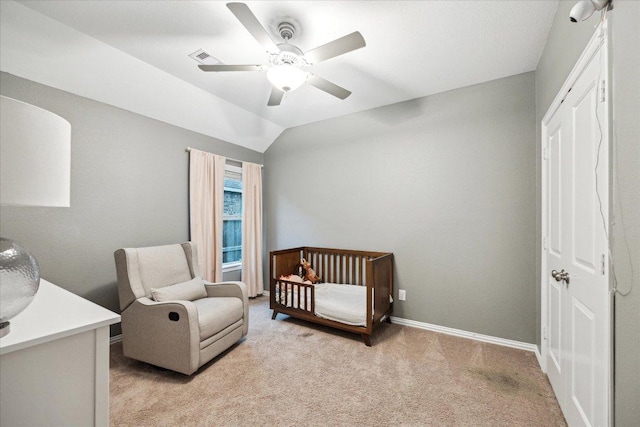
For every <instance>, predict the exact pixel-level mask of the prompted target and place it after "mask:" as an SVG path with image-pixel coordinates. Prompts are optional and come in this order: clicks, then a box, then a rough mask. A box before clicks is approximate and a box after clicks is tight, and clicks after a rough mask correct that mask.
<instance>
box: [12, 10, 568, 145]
mask: <svg viewBox="0 0 640 427" xmlns="http://www.w3.org/2000/svg"><path fill="white" fill-rule="evenodd" d="M2 3H3V5H2V7H3V11H2V12H3V15H4V14H5V12H7V11H8V12H7V14H8V16H6V17H3V18H2V25H3V26H6V27H8V28H7V29H6V30H5V29H4V28H3V34H2V36H3V38H5V40H2V41H1V42H2V45H1V47H2V48H3V49H5V48H7V49H8V50H9V52H8V53H7V54H5V55H3V56H2V57H0V68H1V69H2V70H3V71H7V72H12V73H14V74H18V75H21V74H23V77H25V78H31V79H34V80H36V81H40V82H42V83H45V84H50V85H53V86H56V87H60V88H61V89H64V90H68V91H71V92H76V93H79V94H81V95H83V96H88V97H92V98H96V99H98V100H100V101H102V102H108V103H111V104H114V105H116V106H119V107H121V108H127V109H130V110H132V111H134V112H137V113H140V114H145V115H148V116H150V117H154V118H158V119H160V120H165V118H167V119H166V120H165V121H168V122H170V123H173V124H177V125H179V126H183V127H185V128H190V129H192V130H195V131H198V132H201V133H205V134H209V135H211V136H214V137H218V138H221V139H225V140H228V141H229V142H232V143H237V144H239V145H243V146H245V147H248V148H251V149H254V150H257V151H261V152H262V151H264V150H266V148H267V147H268V146H269V144H271V143H272V142H273V140H274V139H275V138H277V136H278V134H279V133H280V132H281V131H282V130H284V129H286V128H289V127H293V126H298V125H302V124H305V123H311V122H315V121H319V120H323V119H327V118H331V117H337V116H341V115H345V114H349V113H353V112H357V111H363V110H367V109H371V108H375V107H379V106H383V105H389V104H393V103H397V102H401V101H406V100H410V99H415V98H419V97H423V96H427V95H430V94H434V93H439V92H443V91H447V90H451V89H455V88H459V87H463V86H468V85H472V84H476V83H481V82H485V81H489V80H493V79H497V78H501V77H506V76H510V75H515V74H519V73H523V72H527V71H532V70H535V68H536V66H537V63H538V59H539V58H540V55H541V53H542V50H543V47H544V44H545V41H546V38H547V34H548V32H549V29H550V28H551V24H552V21H553V17H554V14H555V11H556V8H557V5H558V3H557V0H553V1H540V0H512V1H485V0H482V1H248V2H246V4H247V5H248V6H249V7H250V9H251V10H252V11H253V13H254V14H255V16H256V17H257V19H258V20H259V21H260V23H262V24H263V26H264V27H265V28H266V29H267V31H268V32H269V33H270V35H271V36H272V38H273V39H274V40H279V35H278V33H277V26H278V24H279V23H280V22H283V21H287V22H292V23H293V24H294V25H295V27H296V33H295V35H294V37H293V39H292V40H291V43H293V44H294V45H296V46H298V47H299V48H300V49H301V50H302V51H308V50H310V49H312V48H314V47H316V46H319V45H322V44H324V43H327V42H329V41H331V40H334V39H336V38H338V37H341V36H344V35H346V34H349V33H351V32H353V31H359V32H360V33H361V34H362V35H363V37H364V39H365V40H366V44H367V45H366V47H364V48H362V49H359V50H356V51H353V52H350V53H347V54H345V55H341V56H338V57H335V58H332V59H329V60H327V61H324V62H321V63H319V64H316V65H313V66H312V67H311V68H310V71H311V72H313V73H314V74H317V75H320V76H322V77H324V78H326V79H328V80H330V81H332V82H334V83H336V84H338V85H340V86H342V87H344V88H346V89H348V90H350V91H352V95H351V96H350V97H348V98H347V99H346V100H339V99H337V98H335V97H333V96H330V95H328V94H327V93H324V92H322V91H320V90H318V89H316V88H314V87H312V86H310V85H304V86H302V87H301V88H300V89H297V90H295V91H293V92H290V93H288V94H286V95H285V98H284V99H283V102H282V104H281V105H280V106H276V107H268V106H267V100H268V98H269V94H270V91H271V86H270V83H269V82H268V80H267V79H266V76H265V73H264V72H229V73H205V72H203V71H201V70H200V69H198V67H197V65H198V64H197V63H196V62H195V61H194V60H193V59H192V58H190V57H189V56H188V55H189V54H191V53H193V52H195V51H197V50H198V49H204V50H205V51H206V52H208V53H209V54H211V55H213V56H215V57H217V58H219V59H220V60H221V61H223V62H224V63H227V64H266V63H268V55H267V54H266V52H265V51H264V49H263V48H262V47H261V46H260V45H259V44H258V42H257V41H256V40H255V39H254V38H253V37H252V36H251V35H250V34H249V32H248V31H247V30H246V29H245V28H244V27H243V26H242V24H241V23H240V22H239V21H238V20H237V19H236V18H235V16H234V15H233V14H232V13H231V12H230V11H229V9H228V8H227V7H226V2H224V1H62V0H57V1H19V2H18V3H17V4H15V5H13V6H7V5H5V4H4V3H6V2H4V1H3V2H2ZM11 3H12V2H11ZM5 9H6V10H5ZM34 12H35V13H37V14H38V16H36V14H35V13H34ZM42 15H44V16H42ZM33 21H38V24H37V25H36V24H34V23H33ZM54 21H57V22H54ZM60 24H62V25H60ZM43 27H50V30H48V32H47V33H44V30H43ZM33 32H42V33H43V34H40V35H39V36H38V37H37V38H34V40H33V42H32V43H31V45H30V44H28V43H27V42H25V41H24V37H25V33H33ZM62 32H65V37H60V38H59V40H55V39H56V37H55V36H54V37H51V36H50V34H52V33H53V34H54V35H57V34H61V33H62ZM67 33H68V34H67ZM47 34H49V36H47ZM6 37H8V38H9V39H8V40H7V39H6ZM52 39H53V41H54V42H56V43H57V44H58V46H55V47H47V46H45V47H42V46H37V45H39V44H45V45H46V44H47V43H53V42H52ZM74 40H78V41H74ZM79 40H82V42H79ZM70 41H73V42H72V43H71V42H70ZM92 43H94V44H95V46H93V45H92ZM98 45H99V46H98ZM36 48H37V49H41V50H42V51H46V52H49V53H50V52H53V51H55V52H58V53H57V54H56V55H55V57H51V56H50V57H48V58H44V59H43V60H42V61H40V60H39V59H38V58H37V57H36V58H30V57H29V55H32V54H33V52H24V55H25V56H26V57H27V58H29V59H28V61H27V60H25V59H24V58H22V57H20V55H19V52H20V51H22V50H25V49H36ZM37 49H36V50H37ZM102 51H104V53H103V54H99V52H102ZM116 62H117V63H116ZM47 64H48V65H47ZM30 67H32V68H34V69H33V70H32V69H30ZM39 67H41V69H39V70H35V68H39ZM47 67H50V68H49V71H48V72H49V75H47ZM92 67H93V68H92ZM111 68H113V71H110V72H109V73H106V72H103V71H101V70H105V69H107V70H108V69H111ZM64 70H66V73H68V74H69V75H68V76H57V74H63V73H64ZM87 73H90V75H87ZM101 74H105V75H101ZM107 74H108V75H107ZM114 74H118V75H121V78H119V79H118V80H119V81H118V82H110V81H109V75H110V76H111V77H113V75H114ZM71 76H72V77H73V78H71ZM89 78H91V79H93V80H94V83H95V85H96V86H102V89H100V88H97V87H96V88H94V87H90V86H89V85H88V84H86V83H84V84H85V85H84V86H82V84H83V82H78V80H86V79H89ZM171 80H175V81H173V82H170V81H171ZM154 84H155V87H156V88H158V90H157V91H156V92H158V93H151V94H149V95H148V97H149V98H150V99H153V103H151V104H154V103H158V102H162V99H157V98H159V97H160V96H161V92H162V91H163V90H165V91H166V92H167V96H169V94H170V93H177V92H181V93H182V95H177V97H176V99H177V100H176V101H175V103H176V105H177V106H181V107H180V108H176V111H172V107H171V106H170V105H166V106H164V107H163V109H161V111H154V107H153V105H151V106H146V105H145V103H144V102H142V101H140V100H139V99H137V98H140V97H145V95H144V93H145V92H144V90H146V91H147V92H149V91H153V88H154ZM74 85H78V87H79V88H78V89H77V90H76V89H74ZM118 85H120V87H118ZM132 85H137V86H138V87H135V88H131V86H132ZM173 85H175V87H173ZM143 86H144V87H143ZM169 86H171V87H172V89H171V90H169V89H168V88H169ZM187 86H188V87H187ZM181 88H182V89H181ZM143 89H144V90H143ZM101 90H105V91H110V92H111V93H108V94H107V93H104V94H103V93H101V92H100V91H101ZM114 90H115V91H116V92H117V97H116V95H115V94H114V93H113V91H114ZM185 94H189V96H188V97H186V95H185ZM133 96H136V97H137V98H136V99H126V98H127V97H133ZM181 96H184V97H185V98H184V99H183V100H181V99H180V97H181ZM164 102H166V103H172V102H173V101H171V100H170V99H166V100H165V101H164ZM185 106H188V107H185ZM155 108H156V109H157V106H156V107H155ZM185 108H190V109H193V113H192V115H191V117H184V118H180V117H177V116H179V115H180V113H179V111H182V114H185V112H184V110H185ZM145 109H147V110H149V111H145ZM208 109H210V110H211V111H207V110H208ZM221 110H225V111H224V112H223V113H221ZM221 114H222V115H223V116H226V120H227V121H228V122H229V123H231V125H232V126H230V125H225V123H224V122H223V121H222V120H220V121H219V125H218V124H215V125H210V124H207V123H206V120H207V117H214V116H219V115H221ZM169 116H172V117H173V116H176V117H173V118H170V119H169V118H168V117H169ZM200 116H201V118H200V119H198V117H200ZM231 116H233V117H231ZM198 120H201V121H202V123H196V122H197V121H198ZM214 121H215V120H214ZM191 122H193V123H191ZM242 123H244V125H243V124H242ZM243 126H246V129H240V128H238V127H243Z"/></svg>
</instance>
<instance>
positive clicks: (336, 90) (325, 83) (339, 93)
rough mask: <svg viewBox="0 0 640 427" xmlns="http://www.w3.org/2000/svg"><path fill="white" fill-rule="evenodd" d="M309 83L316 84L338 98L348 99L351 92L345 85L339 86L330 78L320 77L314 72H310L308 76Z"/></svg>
mask: <svg viewBox="0 0 640 427" xmlns="http://www.w3.org/2000/svg"><path fill="white" fill-rule="evenodd" d="M307 83H309V84H310V85H311V86H315V87H317V88H318V89H320V90H321V91H324V92H327V93H328V94H329V95H333V96H335V97H336V98H340V99H346V98H347V97H348V96H349V95H351V92H350V91H348V90H346V89H345V88H343V87H340V86H338V85H337V84H335V83H331V82H330V81H329V80H326V79H323V78H322V77H318V76H316V75H314V74H309V77H308V78H307Z"/></svg>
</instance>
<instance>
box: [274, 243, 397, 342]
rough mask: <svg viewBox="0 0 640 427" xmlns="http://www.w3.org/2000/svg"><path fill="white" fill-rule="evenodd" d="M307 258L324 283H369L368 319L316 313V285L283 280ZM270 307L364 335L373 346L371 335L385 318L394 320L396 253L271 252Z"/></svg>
mask: <svg viewBox="0 0 640 427" xmlns="http://www.w3.org/2000/svg"><path fill="white" fill-rule="evenodd" d="M301 258H305V259H306V260H307V261H308V262H309V263H311V267H312V268H313V269H314V270H315V272H316V273H317V274H318V275H319V276H320V278H321V279H322V281H323V282H328V283H339V284H344V285H354V286H366V317H365V319H366V321H365V324H364V325H363V326H355V325H350V324H345V323H342V322H339V321H336V320H329V319H327V318H323V317H319V316H318V315H316V307H315V305H316V304H315V303H316V300H315V286H314V285H309V284H304V283H297V282H290V281H287V280H280V279H279V278H280V277H281V276H287V275H289V274H292V273H295V270H296V266H297V265H298V264H299V263H300V259H301ZM269 260H270V278H271V280H270V282H271V283H270V302H271V303H270V308H271V309H272V310H273V316H272V319H275V318H276V316H277V315H278V313H283V314H287V315H289V316H292V317H296V318H298V319H302V320H306V321H309V322H314V323H318V324H321V325H326V326H331V327H333V328H337V329H341V330H344V331H349V332H353V333H357V334H360V335H361V336H362V339H363V341H364V343H365V344H366V345H367V346H371V339H370V336H371V334H372V333H373V331H374V330H375V329H376V328H377V327H378V326H379V325H380V322H381V321H382V320H387V321H388V322H390V321H391V320H390V319H391V318H390V316H391V311H392V308H393V304H392V299H391V296H392V295H393V254H392V253H385V252H368V251H354V250H343V249H326V248H312V247H300V248H293V249H285V250H280V251H273V252H271V253H270V258H269Z"/></svg>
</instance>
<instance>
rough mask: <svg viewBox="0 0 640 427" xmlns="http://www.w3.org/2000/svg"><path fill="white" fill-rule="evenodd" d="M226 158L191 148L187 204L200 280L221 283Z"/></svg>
mask: <svg viewBox="0 0 640 427" xmlns="http://www.w3.org/2000/svg"><path fill="white" fill-rule="evenodd" d="M226 161H227V159H226V157H222V156H217V155H215V154H212V153H207V152H204V151H200V150H194V149H191V152H190V156H189V205H190V209H189V211H190V220H191V241H192V242H193V243H195V244H196V248H197V251H198V266H197V267H198V270H200V274H201V275H202V278H203V279H205V280H209V281H211V282H221V281H222V212H223V208H224V172H225V164H226Z"/></svg>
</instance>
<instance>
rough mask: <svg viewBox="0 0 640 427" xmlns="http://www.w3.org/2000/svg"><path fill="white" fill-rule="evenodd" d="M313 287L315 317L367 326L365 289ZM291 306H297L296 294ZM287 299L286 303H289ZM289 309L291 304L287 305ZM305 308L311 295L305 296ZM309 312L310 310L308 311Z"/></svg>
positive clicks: (355, 287) (333, 284)
mask: <svg viewBox="0 0 640 427" xmlns="http://www.w3.org/2000/svg"><path fill="white" fill-rule="evenodd" d="M314 287H315V291H314V293H315V303H316V304H315V313H314V314H315V315H316V316H318V317H322V318H325V319H328V320H334V321H336V322H340V323H344V324H346V325H352V326H366V325H367V321H366V320H367V310H366V307H367V287H366V286H354V285H342V284H337V283H318V284H317V285H314ZM291 297H292V298H291V299H292V300H293V306H295V307H302V306H303V304H300V305H299V304H298V301H297V299H298V298H297V292H293V295H291ZM291 299H289V300H288V301H291ZM287 306H289V307H291V303H289V304H287ZM307 307H311V295H310V294H309V295H307ZM309 311H310V310H309Z"/></svg>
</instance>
